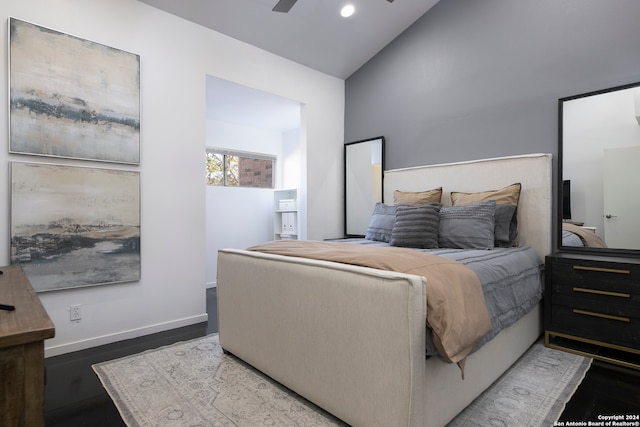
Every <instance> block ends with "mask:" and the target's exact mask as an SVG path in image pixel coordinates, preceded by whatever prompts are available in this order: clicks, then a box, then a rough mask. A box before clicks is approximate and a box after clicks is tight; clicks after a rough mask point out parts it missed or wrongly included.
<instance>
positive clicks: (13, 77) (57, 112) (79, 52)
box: [9, 18, 140, 164]
mask: <svg viewBox="0 0 640 427" xmlns="http://www.w3.org/2000/svg"><path fill="white" fill-rule="evenodd" d="M9 88H10V94H9V98H10V99H9V129H10V132H9V134H10V138H9V151H10V152H12V153H20V154H32V155H41V156H53V157H65V158H74V159H83V160H95V161H105V162H116V163H128V164H139V163H140V56H139V55H135V54H132V53H129V52H125V51H122V50H118V49H115V48H112V47H108V46H105V45H102V44H99V43H94V42H91V41H87V40H84V39H81V38H78V37H74V36H71V35H68V34H64V33H61V32H58V31H55V30H51V29H48V28H45V27H41V26H38V25H35V24H31V23H28V22H24V21H21V20H18V19H15V18H9Z"/></svg>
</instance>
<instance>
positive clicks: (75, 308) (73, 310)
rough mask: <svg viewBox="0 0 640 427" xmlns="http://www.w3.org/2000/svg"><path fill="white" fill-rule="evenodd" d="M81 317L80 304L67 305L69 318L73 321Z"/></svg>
mask: <svg viewBox="0 0 640 427" xmlns="http://www.w3.org/2000/svg"><path fill="white" fill-rule="evenodd" d="M81 318H82V315H81V312H80V304H76V305H72V306H70V307H69V320H70V321H72V322H74V321H78V320H80V319H81Z"/></svg>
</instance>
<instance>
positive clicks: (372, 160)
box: [344, 137, 384, 236]
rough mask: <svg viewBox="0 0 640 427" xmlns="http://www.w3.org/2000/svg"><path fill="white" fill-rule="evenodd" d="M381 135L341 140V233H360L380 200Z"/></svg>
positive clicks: (355, 234)
mask: <svg viewBox="0 0 640 427" xmlns="http://www.w3.org/2000/svg"><path fill="white" fill-rule="evenodd" d="M383 168H384V137H377V138H373V139H369V140H363V141H356V142H352V143H348V144H345V169H344V171H345V236H364V235H365V234H366V233H367V227H368V226H369V221H370V219H371V214H372V213H373V209H374V207H375V205H376V203H378V202H382V173H383Z"/></svg>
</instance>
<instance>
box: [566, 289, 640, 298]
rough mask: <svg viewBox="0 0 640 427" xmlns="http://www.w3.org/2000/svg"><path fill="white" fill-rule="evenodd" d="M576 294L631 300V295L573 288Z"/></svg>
mask: <svg viewBox="0 0 640 427" xmlns="http://www.w3.org/2000/svg"><path fill="white" fill-rule="evenodd" d="M573 290H574V291H575V292H584V293H586V294H598V295H606V296H610V297H621V298H631V294H623V293H620V292H609V291H599V290H597V289H586V288H573Z"/></svg>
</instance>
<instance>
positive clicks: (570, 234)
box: [562, 222, 607, 248]
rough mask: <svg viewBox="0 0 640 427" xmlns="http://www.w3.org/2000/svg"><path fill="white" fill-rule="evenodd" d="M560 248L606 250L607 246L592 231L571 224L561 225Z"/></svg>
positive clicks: (564, 223)
mask: <svg viewBox="0 0 640 427" xmlns="http://www.w3.org/2000/svg"><path fill="white" fill-rule="evenodd" d="M562 246H573V247H587V248H606V247H607V245H606V244H605V243H604V240H602V239H601V238H600V237H599V236H598V235H597V234H596V233H595V232H594V231H593V230H592V229H590V228H588V227H587V228H585V227H582V226H579V225H577V224H572V223H569V222H563V223H562Z"/></svg>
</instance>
